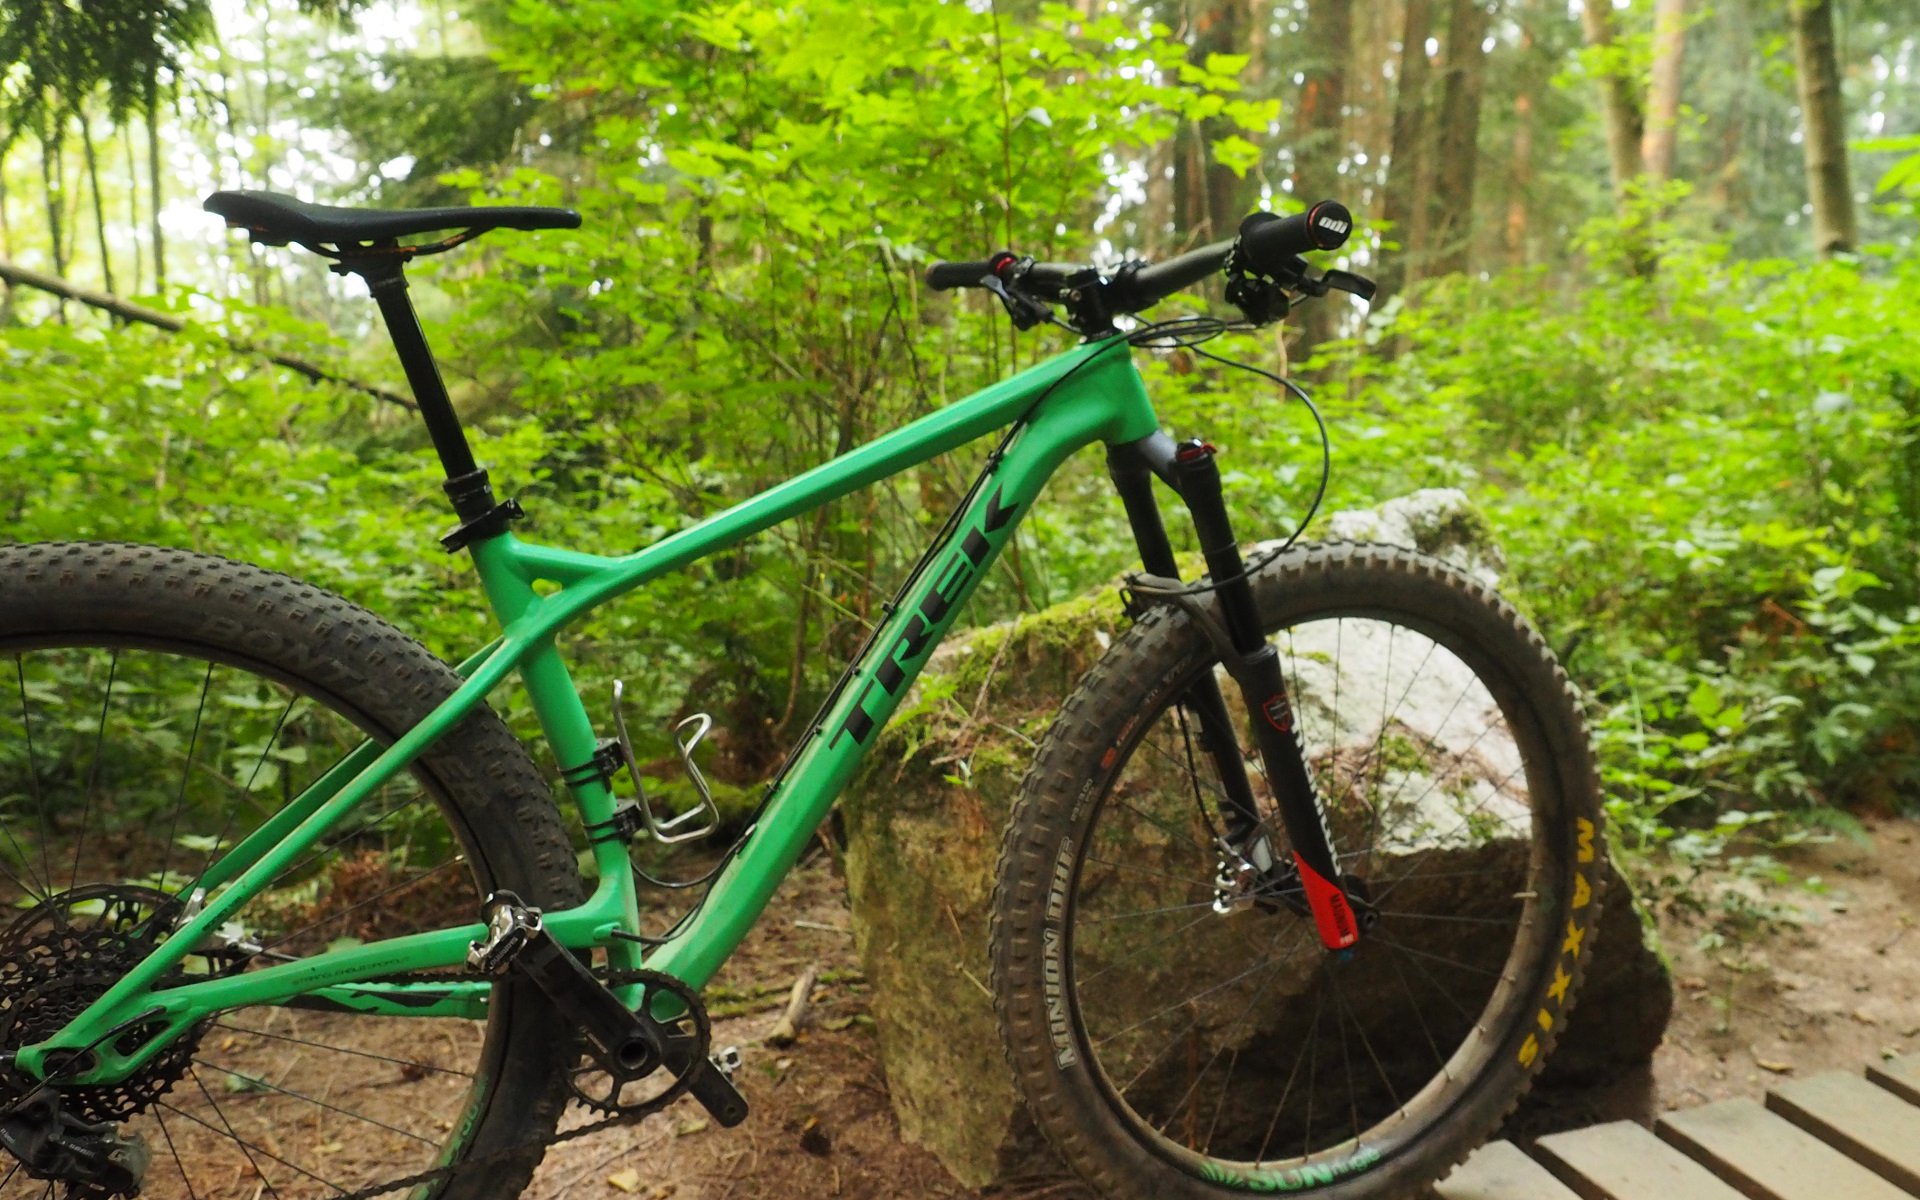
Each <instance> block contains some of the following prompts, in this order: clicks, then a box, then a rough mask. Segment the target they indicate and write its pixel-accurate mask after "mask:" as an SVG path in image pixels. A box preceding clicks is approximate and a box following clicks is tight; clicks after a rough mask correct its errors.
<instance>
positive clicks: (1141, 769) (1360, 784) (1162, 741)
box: [992, 545, 1604, 1200]
mask: <svg viewBox="0 0 1920 1200" xmlns="http://www.w3.org/2000/svg"><path fill="white" fill-rule="evenodd" d="M1253 588H1254V594H1255V598H1256V601H1257V603H1258V607H1259V611H1260V613H1261V618H1262V621H1263V624H1264V626H1265V628H1266V630H1267V632H1268V635H1269V640H1270V641H1271V642H1272V643H1273V644H1274V645H1275V647H1276V648H1277V649H1278V651H1279V652H1280V655H1281V658H1282V666H1283V670H1284V673H1285V676H1286V679H1287V683H1288V688H1289V691H1290V692H1291V693H1292V700H1293V706H1294V710H1295V713H1296V727H1297V729H1298V731H1299V733H1300V736H1301V740H1302V744H1303V747H1304V751H1305V754H1306V756H1307V760H1308V767H1309V771H1310V773H1311V774H1312V775H1313V777H1314V779H1315V788H1316V792H1317V793H1318V795H1319V797H1320V799H1321V803H1322V807H1323V811H1324V812H1325V813H1326V816H1327V819H1328V824H1329V827H1330V830H1331V833H1332V840H1333V842H1334V846H1335V849H1336V852H1337V853H1338V856H1339V861H1340V864H1341V870H1342V872H1343V874H1345V875H1346V876H1347V878H1348V883H1349V891H1350V893H1352V894H1354V895H1356V896H1358V897H1361V898H1363V899H1364V900H1365V902H1366V903H1365V908H1366V909H1370V910H1372V913H1373V914H1374V915H1372V916H1370V917H1368V920H1370V921H1371V922H1372V923H1371V925H1370V927H1369V928H1367V929H1366V931H1365V933H1363V936H1362V938H1361V942H1360V944H1359V946H1358V947H1356V948H1355V950H1353V951H1352V952H1350V953H1349V954H1346V955H1342V956H1337V957H1336V956H1330V955H1329V954H1328V953H1327V952H1326V951H1325V950H1324V949H1323V948H1322V946H1321V944H1320V942H1319V940H1318V938H1317V937H1316V936H1315V933H1314V929H1313V923H1312V920H1311V917H1310V916H1309V915H1308V914H1307V912H1306V910H1305V906H1304V905H1303V904H1301V903H1300V901H1299V896H1298V888H1297V879H1295V880H1294V881H1293V883H1292V884H1291V885H1290V884H1289V881H1288V878H1287V874H1286V870H1285V863H1286V862H1287V860H1288V859H1290V853H1289V852H1288V851H1287V849H1286V846H1287V843H1286V835H1285V831H1284V829H1282V828H1280V827H1279V826H1278V822H1277V817H1274V816H1272V809H1271V804H1272V801H1271V797H1270V795H1269V794H1268V793H1267V791H1266V789H1265V784H1264V780H1263V778H1262V776H1261V774H1260V771H1259V767H1258V759H1257V755H1255V754H1254V753H1253V752H1252V751H1250V750H1243V757H1245V758H1246V759H1247V761H1248V764H1249V769H1250V775H1251V778H1252V781H1253V784H1254V788H1255V792H1256V796H1257V798H1258V800H1259V802H1260V805H1261V808H1262V813H1263V816H1264V817H1265V818H1266V821H1265V824H1266V828H1267V830H1268V832H1269V833H1270V834H1271V836H1272V837H1273V840H1274V843H1275V848H1276V849H1277V850H1278V851H1279V852H1280V853H1279V855H1278V857H1279V859H1280V866H1279V867H1277V868H1276V869H1274V870H1272V871H1267V872H1260V871H1257V870H1255V869H1254V868H1253V867H1252V866H1251V865H1250V864H1247V863H1245V862H1244V861H1240V860H1238V859H1236V858H1235V857H1234V856H1232V855H1230V854H1228V853H1226V852H1223V851H1222V850H1221V849H1220V842H1219V840H1218V838H1219V831H1220V830H1221V829H1222V828H1223V827H1224V822H1223V820H1222V819H1221V814H1220V806H1219V803H1218V801H1217V798H1216V797H1217V795H1218V786H1217V782H1215V776H1214V775H1213V774H1212V769H1213V768H1212V763H1213V760H1212V759H1211V758H1210V757H1208V756H1207V755H1206V754H1205V753H1203V752H1201V750H1200V749H1199V746H1198V741H1199V738H1198V732H1197V729H1196V728H1195V726H1194V722H1193V719H1192V717H1191V715H1190V714H1189V713H1187V711H1186V709H1185V708H1184V707H1183V706H1182V703H1181V698H1182V696H1183V694H1184V693H1186V692H1187V690H1188V689H1189V688H1190V687H1191V686H1192V684H1193V683H1194V681H1195V680H1197V679H1199V678H1200V677H1201V676H1202V674H1203V673H1206V672H1214V673H1215V674H1216V676H1217V677H1218V678H1219V679H1220V681H1221V684H1222V690H1223V691H1224V692H1225V694H1226V695H1227V696H1228V697H1229V702H1230V704H1231V705H1232V706H1233V707H1234V708H1235V710H1236V713H1240V701H1239V697H1238V695H1237V689H1235V688H1234V686H1233V685H1232V683H1231V681H1229V680H1227V679H1226V677H1225V673H1224V671H1222V670H1220V668H1219V667H1218V664H1217V659H1216V656H1215V654H1214V652H1213V650H1212V648H1211V646H1210V644H1209V643H1208V641H1207V639H1206V638H1205V636H1204V635H1203V634H1202V632H1201V631H1200V629H1199V628H1198V627H1197V626H1196V624H1195V623H1194V621H1193V620H1192V619H1191V618H1189V617H1187V616H1185V615H1184V614H1182V613H1180V612H1179V611H1178V610H1176V609H1173V608H1170V607H1159V608H1155V609H1154V610H1152V611H1151V612H1149V613H1148V614H1147V615H1146V616H1144V617H1143V618H1142V619H1141V620H1140V621H1139V623H1138V624H1136V625H1135V626H1134V628H1133V629H1132V630H1130V631H1129V632H1128V633H1127V634H1126V635H1125V636H1123V637H1122V638H1120V639H1119V640H1118V641H1117V642H1116V643H1115V644H1114V646H1113V647H1112V648H1111V649H1110V650H1109V651H1108V652H1107V653H1106V655H1105V656H1104V657H1103V658H1102V659H1101V660H1100V662H1099V663H1098V664H1096V666H1095V667H1094V668H1093V670H1091V671H1090V672H1089V673H1088V674H1087V676H1086V677H1085V678H1084V679H1083V680H1082V682H1081V683H1080V685H1079V686H1078V688H1077V689H1076V690H1075V692H1074V693H1073V695H1072V696H1071V697H1070V698H1069V699H1068V700H1067V702H1066V704H1065V706H1064V707H1063V708H1062V710H1061V713H1060V716H1059V718H1058V719H1057V720H1056V722H1055V723H1054V726H1053V728H1052V729H1051V730H1050V731H1049V733H1048V735H1047V737H1046V740H1045V741H1044V742H1043V743H1042V745H1041V748H1040V751H1039V754H1038V757H1037V759H1036V761H1035V762H1034V765H1033V767H1032V769H1031V770H1030V771H1029V773H1028V775H1027V777H1026V780H1025V783H1024V785H1023V787H1022V792H1021V795H1020V797H1019V800H1018V801H1017V803H1016V805H1015V808H1014V812H1013V815H1012V817H1011V821H1010V824H1009V828H1008V831H1007V835H1006V840H1005V843H1004V845H1003V849H1002V857H1001V871H1000V877H999V880H998V884H997V888H996V892H995V901H994V928H993V947H992V956H993V971H994V995H995V999H996V1006H997V1008H998V1011H999V1015H1000V1021H1001V1031H1002V1035H1003V1037H1004V1039H1005V1041H1006V1045H1007V1050H1008V1054H1009V1057H1010V1059H1011V1061H1012V1064H1013V1068H1014V1074H1015V1077H1016V1081H1017V1083H1018V1085H1019V1087H1020V1089H1021V1091H1022V1093H1023V1094H1024V1095H1025V1096H1026V1098H1027V1102H1028V1106H1029V1108H1030V1109H1031V1111H1032V1112H1033V1115H1034V1117H1035V1119H1036V1121H1037V1122H1038V1123H1039V1125H1040V1127H1041V1128H1042V1129H1043V1130H1044V1131H1045V1132H1046V1133H1047V1135H1048V1137H1049V1138H1050V1139H1051V1140H1052V1142H1053V1144H1054V1145H1055V1146H1056V1148H1058V1149H1059V1151H1060V1152H1061V1153H1062V1155H1063V1156H1064V1157H1065V1158H1066V1159H1067V1160H1068V1162H1069V1163H1070V1164H1071V1165H1072V1166H1073V1167H1074V1168H1075V1169H1076V1170H1078V1171H1079V1172H1080V1173H1081V1174H1082V1175H1083V1176H1084V1177H1085V1178H1086V1179H1087V1180H1088V1181H1089V1182H1090V1183H1092V1184H1093V1185H1094V1186H1095V1187H1097V1188H1099V1189H1101V1191H1102V1192H1103V1194H1105V1195H1108V1196H1112V1197H1124V1198H1136V1200H1148V1198H1155V1200H1164V1198H1175V1197H1177V1198H1187V1200H1219V1198H1221V1197H1225V1196H1232V1195H1239V1194H1246V1193H1270V1192H1286V1193H1289V1194H1306V1195H1313V1196H1317V1197H1322V1198H1323V1200H1362V1198H1386V1197H1394V1198H1397V1197H1403V1196H1408V1195H1413V1194H1415V1192H1416V1191H1417V1190H1418V1189H1419V1188H1421V1187H1424V1186H1425V1185H1426V1184H1428V1183H1430V1182H1432V1181H1433V1180H1434V1179H1436V1178H1437V1177H1439V1176H1440V1175H1441V1174H1442V1173H1444V1172H1445V1171H1446V1169H1447V1168H1449V1167H1450V1166H1451V1165H1453V1164H1454V1163H1456V1162H1458V1161H1459V1160H1460V1159H1461V1158H1463V1157H1464V1156H1465V1155H1466V1154H1467V1153H1468V1152H1469V1151H1470V1150H1472V1149H1473V1147H1475V1146H1476V1145H1478V1144H1479V1143H1480V1142H1481V1141H1482V1140H1483V1139H1484V1138H1485V1137H1486V1136H1487V1135H1488V1134H1489V1133H1490V1132H1491V1131H1492V1130H1493V1129H1494V1128H1495V1126H1496V1125H1497V1124H1498V1123H1499V1122H1500V1120H1501V1119H1502V1118H1503V1116H1504V1115H1505V1114H1506V1113H1507V1112H1508V1111H1509V1110H1510V1109H1511V1108H1512V1106H1513V1105H1514V1103H1515V1102H1516V1101H1517V1100H1518V1098H1519V1096H1520V1095H1521V1094H1522V1093H1523V1092H1524V1091H1525V1090H1526V1088H1527V1086H1528V1084H1529V1083H1530V1081H1531V1079H1532V1076H1533V1074H1534V1073H1535V1072H1536V1071H1537V1070H1538V1069H1539V1067H1540V1065H1541V1063H1542V1062H1543V1061H1544V1059H1545V1056H1546V1053H1547V1051H1548V1049H1549V1048H1550V1047H1551V1045H1552V1042H1553V1040H1554V1039H1555V1038H1556V1037H1557V1036H1558V1034H1559V1033H1560V1030H1561V1028H1562V1027H1563V1026H1564V1023H1565V1020H1566V1016H1567V1013H1568V1011H1569V1010H1570V1008H1571V1006H1572V1003H1573V999H1574V994H1575V990H1576V989H1577V987H1578V983H1579V979H1580V976H1581V974H1582V973H1583V970H1584V967H1585V964H1586V961H1587V958H1588V957H1589V955H1590V954H1591V949H1592V930H1593V929H1594V927H1595V924H1596V921H1597V917H1598V913H1599V890H1600V887H1601V884H1602V878H1603V872H1604V855H1603V854H1602V852H1601V845H1600V837H1599V829H1600V817H1599V802H1598V786H1597V781H1596V777H1595V772H1594V765H1593V758H1592V753H1591V750H1590V747H1589V745H1588V740H1587V736H1586V732H1585V726H1584V724H1583V722H1582V719H1581V716H1580V712H1579V707H1578V704H1577V702H1576V700H1575V698H1574V695H1573V693H1572V689H1571V687H1570V685H1569V684H1568V682H1567V679H1566V676H1565V675H1564V674H1563V673H1562V672H1561V671H1560V669H1559V667H1558V666H1557V664H1556V663H1555V662H1554V660H1553V658H1552V655H1551V654H1550V653H1549V651H1548V650H1547V648H1546V646H1545V644H1544V643H1543V642H1542V641H1541V639H1540V637H1539V635H1538V634H1537V633H1535V632H1534V631H1533V630H1532V629H1531V627H1529V626H1528V625H1527V623H1526V622H1525V621H1524V619H1522V618H1521V617H1520V616H1519V615H1518V614H1517V613H1515V611H1514V610H1513V609H1512V608H1511V607H1510V606H1508V605H1507V604H1505V603H1504V602H1502V601H1501V600H1499V598H1498V597H1496V596H1495V595H1494V594H1493V593H1492V592H1490V591H1489V590H1488V589H1486V588H1485V587H1483V586H1481V585H1480V584H1478V583H1476V582H1474V581H1473V580H1471V579H1470V578H1468V577H1467V576H1465V575H1463V574H1462V573H1460V572H1458V571H1455V570H1453V569H1452V568H1450V567H1448V566H1446V565H1445V564H1443V563H1440V562H1438V561H1437V560H1434V559H1431V558H1427V557H1424V556H1421V555H1419V554H1416V553H1413V552H1410V551H1406V550H1400V549H1396V548H1391V547H1385V546H1357V545H1327V546H1312V547H1303V548H1299V549H1295V550H1293V551H1290V552H1288V553H1285V554H1283V555H1280V556H1278V557H1276V558H1274V559H1272V560H1271V561H1268V562H1267V563H1265V565H1264V566H1263V567H1261V568H1260V569H1259V570H1258V572H1257V573H1256V574H1255V576H1254V578H1253ZM1236 721H1237V722H1238V723H1239V725H1240V727H1241V736H1242V740H1243V742H1244V741H1245V733H1244V729H1245V722H1244V714H1243V713H1240V715H1239V716H1237V717H1236Z"/></svg>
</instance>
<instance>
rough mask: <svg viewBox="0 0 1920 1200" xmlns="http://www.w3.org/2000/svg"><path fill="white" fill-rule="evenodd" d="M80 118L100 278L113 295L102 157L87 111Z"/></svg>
mask: <svg viewBox="0 0 1920 1200" xmlns="http://www.w3.org/2000/svg"><path fill="white" fill-rule="evenodd" d="M78 116H79V118H80V146H81V149H82V150H83V151H84V152H85V153H86V158H87V188H88V190H89V191H91V192H92V193H93V234H94V238H95V240H96V241H97V242H98V243H99V246H100V278H101V281H102V282H103V283H104V284H105V285H106V289H107V292H108V294H112V293H113V292H114V291H116V290H117V289H116V288H115V287H114V286H113V256H112V255H111V254H109V253H108V252H107V207H106V204H105V202H103V201H102V200H101V199H100V155H99V153H98V152H97V151H96V150H95V149H94V145H93V123H92V122H91V121H89V120H88V119H87V114H86V110H84V109H82V110H81V111H80V112H79V113H78Z"/></svg>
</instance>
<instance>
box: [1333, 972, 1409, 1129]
mask: <svg viewBox="0 0 1920 1200" xmlns="http://www.w3.org/2000/svg"><path fill="white" fill-rule="evenodd" d="M1328 974H1329V975H1331V976H1332V977H1333V999H1334V1002H1335V1003H1336V1004H1338V1005H1339V1006H1340V1007H1341V1009H1342V1010H1344V1011H1346V1012H1348V1013H1349V1014H1350V1013H1351V1012H1352V1011H1353V1010H1352V1009H1351V1008H1349V1007H1348V1005H1347V998H1346V993H1345V992H1343V991H1341V990H1340V980H1339V972H1338V971H1332V972H1329V973H1328ZM1353 1031H1354V1032H1355V1033H1357V1034H1359V1035H1360V1048H1361V1049H1362V1050H1365V1051H1366V1052H1367V1058H1368V1059H1369V1060H1371V1061H1372V1063H1373V1069H1374V1070H1375V1071H1377V1072H1378V1073H1379V1075H1380V1082H1381V1083H1384V1084H1386V1085H1387V1095H1388V1096H1389V1097H1390V1098H1391V1099H1392V1100H1393V1106H1394V1108H1396V1109H1398V1108H1400V1107H1401V1104H1402V1102H1401V1099H1400V1092H1399V1090H1398V1089H1397V1088H1395V1087H1394V1086H1393V1077H1392V1076H1391V1075H1389V1074H1387V1068H1386V1066H1385V1065H1384V1064H1383V1063H1381V1061H1380V1055H1379V1053H1378V1052H1377V1051H1375V1050H1374V1048H1373V1039H1371V1038H1369V1037H1368V1036H1367V1027H1366V1026H1365V1025H1363V1024H1361V1022H1360V1019H1359V1018H1358V1017H1355V1018H1354V1020H1353ZM1353 1136H1354V1137H1355V1138H1358V1137H1359V1136H1360V1114H1359V1112H1358V1111H1357V1110H1356V1111H1355V1113H1354V1123H1353Z"/></svg>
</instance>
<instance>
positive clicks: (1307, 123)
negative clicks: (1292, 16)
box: [1293, 0, 1357, 356]
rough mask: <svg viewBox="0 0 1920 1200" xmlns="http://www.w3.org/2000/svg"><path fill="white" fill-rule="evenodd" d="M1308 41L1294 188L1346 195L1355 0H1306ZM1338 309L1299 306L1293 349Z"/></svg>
mask: <svg viewBox="0 0 1920 1200" xmlns="http://www.w3.org/2000/svg"><path fill="white" fill-rule="evenodd" d="M1305 33H1306V35H1307V36H1306V39H1305V40H1306V42H1307V44H1308V45H1310V46H1311V47H1312V48H1313V52H1312V54H1311V56H1310V57H1309V58H1308V59H1307V61H1306V62H1304V63H1303V64H1302V67H1303V70H1302V71H1301V75H1302V80H1301V84H1300V96H1299V99H1298V100H1297V101H1296V102H1295V104H1294V109H1293V112H1294V126H1293V131H1294V138H1293V194H1294V198H1295V199H1297V200H1299V201H1300V202H1301V203H1303V204H1313V203H1316V202H1317V201H1320V200H1325V199H1329V198H1336V199H1343V200H1346V201H1347V202H1348V203H1354V202H1355V201H1356V200H1357V198H1356V197H1353V196H1343V195H1342V194H1341V193H1342V191H1343V188H1342V182H1343V179H1344V178H1345V177H1344V176H1343V175H1342V174H1341V167H1342V165H1343V164H1344V163H1345V162H1346V159H1347V154H1348V144H1347V59H1348V57H1349V55H1350V54H1351V52H1352V48H1353V3H1352V0H1308V3H1307V16H1306V23H1305ZM1339 313H1340V310H1339V309H1338V308H1336V307H1334V306H1333V305H1332V304H1312V305H1308V306H1307V307H1306V308H1304V309H1303V310H1302V312H1301V322H1300V336H1299V341H1298V342H1297V343H1296V346H1295V351H1294V352H1295V353H1296V354H1298V355H1302V356H1304V355H1306V354H1308V353H1311V352H1312V349H1313V347H1314V346H1317V345H1319V344H1320V343H1321V342H1323V341H1326V340H1327V339H1328V338H1330V337H1332V336H1334V334H1335V333H1336V332H1337V330H1336V328H1335V326H1336V324H1337V322H1338V318H1339Z"/></svg>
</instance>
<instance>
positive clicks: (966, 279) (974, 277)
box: [927, 259, 995, 292]
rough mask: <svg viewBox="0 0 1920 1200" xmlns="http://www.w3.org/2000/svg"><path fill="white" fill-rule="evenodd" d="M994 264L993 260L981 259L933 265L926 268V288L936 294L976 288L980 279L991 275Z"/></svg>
mask: <svg viewBox="0 0 1920 1200" xmlns="http://www.w3.org/2000/svg"><path fill="white" fill-rule="evenodd" d="M994 262H995V260H994V259H982V260H980V261H978V262H937V263H934V264H933V265H932V266H930V267H928V268H927V286H928V287H930V288H932V289H933V290H934V291H936V292H945V291H951V290H952V289H954V288H963V287H978V286H979V284H980V281H981V280H982V279H984V278H986V277H987V276H988V275H991V274H993V264H994Z"/></svg>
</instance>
